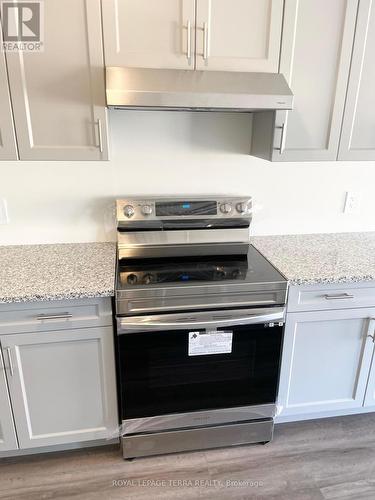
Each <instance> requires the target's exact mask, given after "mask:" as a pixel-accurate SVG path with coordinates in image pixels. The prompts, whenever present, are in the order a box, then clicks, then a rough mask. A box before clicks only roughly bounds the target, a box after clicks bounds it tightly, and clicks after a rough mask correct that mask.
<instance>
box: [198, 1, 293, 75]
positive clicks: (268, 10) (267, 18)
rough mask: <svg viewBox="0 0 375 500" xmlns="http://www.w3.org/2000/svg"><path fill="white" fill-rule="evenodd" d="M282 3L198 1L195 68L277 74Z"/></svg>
mask: <svg viewBox="0 0 375 500" xmlns="http://www.w3.org/2000/svg"><path fill="white" fill-rule="evenodd" d="M283 3H284V2H283V0H197V29H196V31H197V34H196V36H197V42H196V43H197V50H196V53H197V54H196V67H197V69H201V70H217V71H262V72H267V73H277V72H278V70H279V56H280V42H281V26H282V19H283Z"/></svg>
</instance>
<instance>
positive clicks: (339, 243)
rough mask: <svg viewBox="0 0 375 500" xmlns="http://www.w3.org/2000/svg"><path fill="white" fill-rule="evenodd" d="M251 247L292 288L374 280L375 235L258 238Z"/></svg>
mask: <svg viewBox="0 0 375 500" xmlns="http://www.w3.org/2000/svg"><path fill="white" fill-rule="evenodd" d="M252 243H253V245H254V246H255V247H256V248H257V249H258V250H259V251H260V252H261V253H263V255H264V256H265V257H267V259H268V260H270V261H271V262H272V264H273V265H274V266H275V267H277V268H278V269H279V271H281V272H282V273H283V274H284V276H285V277H286V278H287V279H288V280H289V281H290V283H291V284H293V285H308V284H314V283H353V282H358V281H372V280H375V232H369V233H330V234H300V235H285V236H256V237H253V238H252Z"/></svg>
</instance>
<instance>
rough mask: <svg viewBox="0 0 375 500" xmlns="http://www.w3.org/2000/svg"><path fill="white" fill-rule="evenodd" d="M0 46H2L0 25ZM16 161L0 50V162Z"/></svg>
mask: <svg viewBox="0 0 375 500" xmlns="http://www.w3.org/2000/svg"><path fill="white" fill-rule="evenodd" d="M0 45H2V33H1V25H0ZM16 159H17V144H16V137H15V133H14V127H13V117H12V107H11V104H10V95H9V86H8V76H7V71H6V63H5V55H4V52H3V51H2V50H1V49H0V160H16Z"/></svg>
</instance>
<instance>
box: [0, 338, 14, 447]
mask: <svg viewBox="0 0 375 500" xmlns="http://www.w3.org/2000/svg"><path fill="white" fill-rule="evenodd" d="M7 363H8V365H5V363H4V360H3V356H2V352H1V346H0V452H2V451H11V450H16V449H17V448H18V443H17V437H16V431H15V429H14V422H13V415H12V408H11V406H10V400H9V393H8V386H7V381H6V376H5V370H8V371H10V367H9V359H8V360H7Z"/></svg>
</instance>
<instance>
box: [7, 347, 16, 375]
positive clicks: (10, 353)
mask: <svg viewBox="0 0 375 500" xmlns="http://www.w3.org/2000/svg"><path fill="white" fill-rule="evenodd" d="M5 350H6V353H7V356H8V363H9V373H10V376H11V377H13V375H14V368H13V360H12V352H11V350H10V347H6V348H5Z"/></svg>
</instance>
